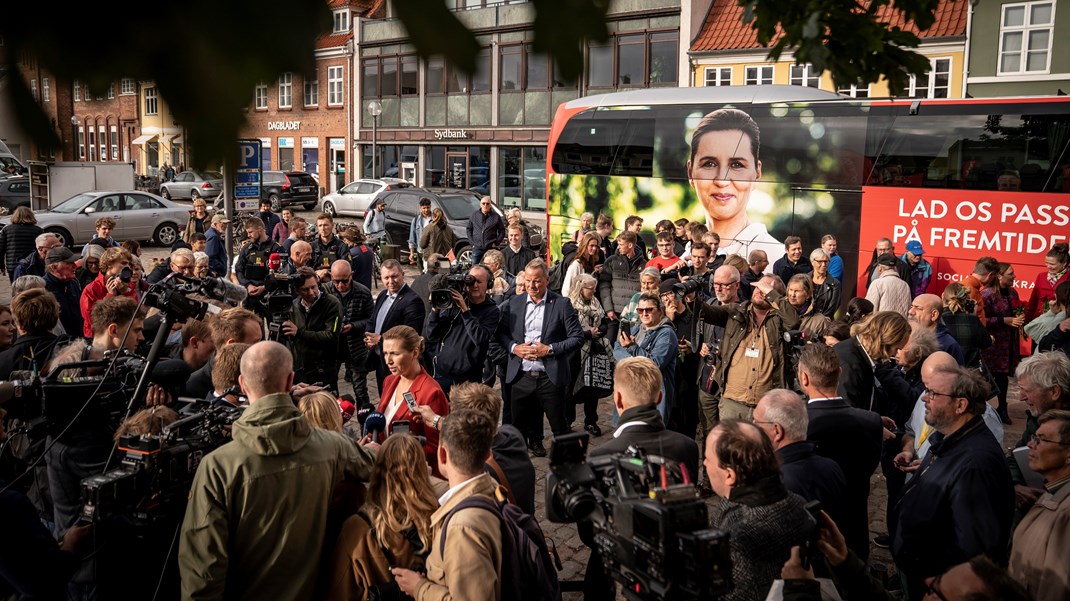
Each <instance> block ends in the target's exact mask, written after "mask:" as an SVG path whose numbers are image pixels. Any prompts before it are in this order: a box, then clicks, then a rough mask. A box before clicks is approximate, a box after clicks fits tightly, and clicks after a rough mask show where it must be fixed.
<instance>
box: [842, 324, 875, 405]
mask: <svg viewBox="0 0 1070 601" xmlns="http://www.w3.org/2000/svg"><path fill="white" fill-rule="evenodd" d="M832 349H833V350H835V351H836V356H837V357H839V359H840V369H841V370H842V371H841V373H840V387H839V388H838V389H837V391H836V392H837V394H839V395H840V396H841V397H843V398H844V400H846V401H847V402H849V403H850V404H851V405H852V406H854V407H858V408H859V409H866V410H870V411H876V410H877V408H876V403H875V400H874V397H875V395H874V391H873V367H872V366H871V365H870V363H869V357H868V356H867V355H866V351H865V349H863V348H862V344H861V343H859V342H858V338H856V337H854V336H851V337H850V338H848V339H847V340H841V341H840V342H837V343H836V346H834V347H832Z"/></svg>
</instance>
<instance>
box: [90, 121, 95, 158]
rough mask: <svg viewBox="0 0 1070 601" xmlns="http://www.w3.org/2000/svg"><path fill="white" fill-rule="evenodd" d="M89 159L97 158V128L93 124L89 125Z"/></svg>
mask: <svg viewBox="0 0 1070 601" xmlns="http://www.w3.org/2000/svg"><path fill="white" fill-rule="evenodd" d="M89 160H90V161H96V160H97V130H95V129H93V126H92V125H90V126H89Z"/></svg>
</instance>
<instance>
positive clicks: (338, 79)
mask: <svg viewBox="0 0 1070 601" xmlns="http://www.w3.org/2000/svg"><path fill="white" fill-rule="evenodd" d="M343 102H345V94H344V90H343V87H342V67H327V106H340V105H341V104H342V103H343Z"/></svg>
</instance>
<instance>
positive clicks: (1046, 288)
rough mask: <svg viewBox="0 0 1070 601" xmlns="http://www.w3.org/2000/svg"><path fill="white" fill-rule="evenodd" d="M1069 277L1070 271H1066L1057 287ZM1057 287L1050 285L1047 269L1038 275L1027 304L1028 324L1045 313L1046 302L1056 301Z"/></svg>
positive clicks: (1056, 283) (1026, 318)
mask: <svg viewBox="0 0 1070 601" xmlns="http://www.w3.org/2000/svg"><path fill="white" fill-rule="evenodd" d="M1068 275H1070V269H1068V270H1066V272H1064V273H1063V277H1061V278H1059V280H1058V281H1057V282H1055V286H1058V285H1059V284H1062V283H1063V282H1065V281H1066V278H1067V276H1068ZM1055 286H1052V285H1051V284H1049V283H1048V271H1047V270H1046V269H1045V270H1044V271H1041V272H1040V273H1038V274H1037V281H1036V282H1035V283H1034V284H1033V293H1032V294H1030V295H1029V300H1028V301H1026V303H1025V322H1026V323H1029V322H1031V321H1033V319H1034V318H1035V317H1036V316H1038V315H1040V314H1042V313H1044V301H1053V300H1055Z"/></svg>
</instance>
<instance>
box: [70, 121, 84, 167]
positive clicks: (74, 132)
mask: <svg viewBox="0 0 1070 601" xmlns="http://www.w3.org/2000/svg"><path fill="white" fill-rule="evenodd" d="M81 123H82V120H81V119H79V118H78V115H71V157H73V160H75V161H80V160H81V159H82V157H80V156H78V126H79V125H80V124H81Z"/></svg>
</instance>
